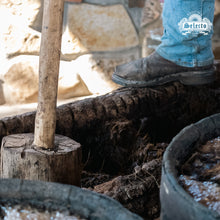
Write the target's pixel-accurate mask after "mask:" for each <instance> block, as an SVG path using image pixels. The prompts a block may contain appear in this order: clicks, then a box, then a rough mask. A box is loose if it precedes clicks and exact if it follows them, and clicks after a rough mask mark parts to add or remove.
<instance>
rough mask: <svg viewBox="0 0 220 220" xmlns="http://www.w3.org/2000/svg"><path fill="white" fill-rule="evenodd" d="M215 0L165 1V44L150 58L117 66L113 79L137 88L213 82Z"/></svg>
mask: <svg viewBox="0 0 220 220" xmlns="http://www.w3.org/2000/svg"><path fill="white" fill-rule="evenodd" d="M214 2H215V1H214V0H165V4H164V10H163V25H164V35H163V37H162V43H161V44H160V45H159V47H158V48H157V50H156V52H155V53H153V54H152V55H150V56H149V57H146V58H142V59H139V60H135V61H133V62H130V63H128V64H123V65H120V66H118V67H116V71H115V73H114V74H113V76H112V79H113V81H115V82H116V83H118V84H121V85H124V86H138V87H139V86H155V85H160V84H164V83H167V82H171V81H181V82H182V83H184V84H190V85H197V84H205V83H210V82H212V81H213V80H214V78H215V77H214V67H213V65H212V64H213V60H214V57H213V53H212V47H211V37H212V32H213V29H212V22H213V17H214ZM187 25H188V26H187Z"/></svg>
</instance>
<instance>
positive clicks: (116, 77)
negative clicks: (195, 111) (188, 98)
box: [112, 52, 215, 87]
mask: <svg viewBox="0 0 220 220" xmlns="http://www.w3.org/2000/svg"><path fill="white" fill-rule="evenodd" d="M112 80H113V81H114V82H115V83H117V84H120V85H122V86H130V87H145V86H156V85H163V84H165V83H168V82H173V81H179V82H181V83H183V84H185V85H202V84H207V83H211V82H213V81H214V80H215V69H214V66H213V65H212V64H210V65H207V66H203V67H184V66H179V65H177V64H175V63H173V62H171V61H169V60H166V59H164V58H163V57H161V56H160V55H159V54H158V53H157V52H154V53H153V54H151V55H150V56H148V57H145V58H142V59H138V60H135V61H132V62H130V63H127V64H123V65H120V66H117V67H116V69H115V72H114V73H113V75H112Z"/></svg>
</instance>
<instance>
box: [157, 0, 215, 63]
mask: <svg viewBox="0 0 220 220" xmlns="http://www.w3.org/2000/svg"><path fill="white" fill-rule="evenodd" d="M214 5H215V0H165V1H164V8H163V15H162V16H163V26H164V34H163V37H162V42H161V44H160V45H159V46H158V48H157V50H156V51H157V53H158V54H159V55H161V56H162V57H164V58H165V59H167V60H170V61H172V62H174V63H176V64H178V65H181V66H186V67H199V66H206V65H210V64H212V63H213V60H214V56H213V52H212V41H211V38H212V34H213V27H212V26H213V25H212V24H213V18H214Z"/></svg>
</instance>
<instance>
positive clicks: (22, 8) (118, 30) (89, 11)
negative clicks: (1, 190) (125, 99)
mask: <svg viewBox="0 0 220 220" xmlns="http://www.w3.org/2000/svg"><path fill="white" fill-rule="evenodd" d="M77 2H78V3H77ZM219 2H220V0H218V1H216V4H217V6H216V20H215V24H216V28H215V29H216V30H219V26H220V24H219V23H220V19H219V11H220V9H219ZM161 11H162V9H161V6H160V0H83V1H81V0H69V1H68V2H67V1H66V2H65V10H64V22H63V37H62V49H61V65H60V75H59V91H58V98H60V99H63V98H72V97H76V96H83V95H91V94H103V93H106V92H109V91H112V90H113V89H115V88H117V85H116V84H114V83H113V82H112V81H111V75H112V73H113V71H114V67H115V66H116V65H118V64H121V63H125V62H128V61H130V60H134V59H137V58H139V57H141V56H147V55H148V54H150V53H151V52H152V51H153V50H154V49H155V48H156V46H157V45H158V44H159V43H160V38H161V36H162V32H163V30H162V21H161ZM42 13H43V0H0V80H2V82H1V83H0V99H1V100H0V104H2V103H4V102H6V103H26V102H36V101H37V91H38V62H39V61H38V60H39V57H38V56H39V51H40V39H41V24H42ZM219 36H220V34H219V31H216V35H215V36H214V37H215V44H214V48H215V49H216V48H217V49H218V50H216V51H219ZM215 54H218V56H219V52H216V53H215Z"/></svg>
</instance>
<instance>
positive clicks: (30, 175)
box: [1, 134, 81, 186]
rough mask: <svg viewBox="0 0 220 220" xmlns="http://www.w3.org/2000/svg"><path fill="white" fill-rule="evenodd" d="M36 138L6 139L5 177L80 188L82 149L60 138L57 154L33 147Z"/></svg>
mask: <svg viewBox="0 0 220 220" xmlns="http://www.w3.org/2000/svg"><path fill="white" fill-rule="evenodd" d="M33 140H34V135H33V134H16V135H9V136H6V137H4V139H3V141H2V146H1V177H2V178H19V179H29V180H42V181H49V182H60V183H65V184H72V185H77V186H80V176H81V146H80V144H78V143H77V142H75V141H73V140H71V139H70V138H67V137H64V136H61V135H56V136H55V146H56V147H55V149H54V151H49V150H43V149H40V148H37V147H35V146H34V145H32V143H33Z"/></svg>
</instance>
